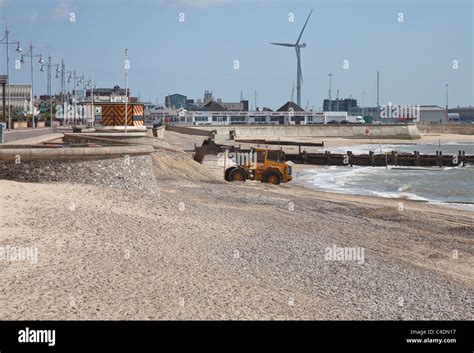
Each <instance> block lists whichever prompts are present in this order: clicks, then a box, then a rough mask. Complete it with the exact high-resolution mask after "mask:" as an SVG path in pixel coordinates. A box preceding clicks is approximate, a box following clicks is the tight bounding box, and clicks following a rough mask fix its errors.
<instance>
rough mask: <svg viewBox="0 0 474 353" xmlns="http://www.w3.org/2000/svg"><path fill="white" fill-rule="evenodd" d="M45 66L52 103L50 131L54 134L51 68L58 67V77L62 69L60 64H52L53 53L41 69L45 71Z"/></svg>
mask: <svg viewBox="0 0 474 353" xmlns="http://www.w3.org/2000/svg"><path fill="white" fill-rule="evenodd" d="M44 66H46V67H47V68H48V82H47V87H46V91H47V94H48V95H49V104H50V115H49V131H50V133H51V134H52V133H53V93H52V89H51V68H53V67H56V78H58V77H59V76H58V74H59V72H60V71H61V69H60V68H59V64H52V63H51V55H49V56H48V62H47V63H46V64H43V65H41V70H40V71H42V72H44Z"/></svg>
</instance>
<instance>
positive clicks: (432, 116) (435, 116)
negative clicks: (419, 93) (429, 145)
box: [420, 105, 448, 124]
mask: <svg viewBox="0 0 474 353" xmlns="http://www.w3.org/2000/svg"><path fill="white" fill-rule="evenodd" d="M447 122H448V114H447V112H446V108H443V107H440V106H437V105H420V123H425V124H443V123H447Z"/></svg>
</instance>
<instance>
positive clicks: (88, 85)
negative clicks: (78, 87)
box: [85, 68, 96, 126]
mask: <svg viewBox="0 0 474 353" xmlns="http://www.w3.org/2000/svg"><path fill="white" fill-rule="evenodd" d="M85 86H86V87H90V88H91V104H92V105H91V115H92V119H91V120H92V121H91V123H92V124H91V125H92V126H94V125H95V110H94V88H95V87H96V86H95V83H94V68H91V79H90V80H89V81H87V82H86V84H85Z"/></svg>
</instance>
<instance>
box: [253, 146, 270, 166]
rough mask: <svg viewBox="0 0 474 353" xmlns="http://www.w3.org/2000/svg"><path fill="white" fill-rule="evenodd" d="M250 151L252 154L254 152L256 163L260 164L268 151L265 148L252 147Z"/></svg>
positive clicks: (265, 158) (264, 160)
mask: <svg viewBox="0 0 474 353" xmlns="http://www.w3.org/2000/svg"><path fill="white" fill-rule="evenodd" d="M250 152H251V153H252V154H254V153H255V154H256V160H257V164H259V165H262V164H265V162H266V161H267V153H268V151H267V150H266V149H260V148H252V149H251V150H250Z"/></svg>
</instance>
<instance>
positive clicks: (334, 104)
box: [323, 98, 360, 115]
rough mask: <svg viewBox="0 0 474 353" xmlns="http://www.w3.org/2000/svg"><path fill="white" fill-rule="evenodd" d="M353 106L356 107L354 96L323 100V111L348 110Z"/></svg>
mask: <svg viewBox="0 0 474 353" xmlns="http://www.w3.org/2000/svg"><path fill="white" fill-rule="evenodd" d="M354 107H357V99H354V98H346V99H339V98H337V99H332V100H329V99H324V100H323V111H325V112H348V111H350V109H351V108H354ZM357 115H360V114H357Z"/></svg>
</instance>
